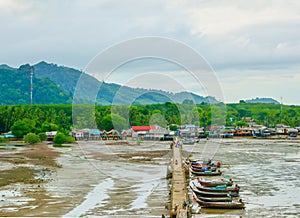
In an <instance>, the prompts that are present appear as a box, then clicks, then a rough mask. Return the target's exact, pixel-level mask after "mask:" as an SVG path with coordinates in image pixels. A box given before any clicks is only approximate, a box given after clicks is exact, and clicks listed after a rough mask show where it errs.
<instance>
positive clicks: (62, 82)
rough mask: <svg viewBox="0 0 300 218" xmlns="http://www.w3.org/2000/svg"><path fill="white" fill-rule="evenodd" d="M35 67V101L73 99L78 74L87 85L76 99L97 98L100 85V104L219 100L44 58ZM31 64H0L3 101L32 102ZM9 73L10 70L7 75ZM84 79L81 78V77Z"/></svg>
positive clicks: (78, 100) (81, 101)
mask: <svg viewBox="0 0 300 218" xmlns="http://www.w3.org/2000/svg"><path fill="white" fill-rule="evenodd" d="M32 67H33V69H34V81H33V83H34V95H33V99H34V103H35V104H41V103H46V104H52V103H70V102H71V101H72V98H73V96H74V93H78V92H75V91H78V90H80V89H79V88H78V87H79V86H77V82H78V80H79V78H80V77H81V79H82V78H84V84H85V86H84V88H83V90H81V91H80V94H79V95H76V97H77V98H76V102H77V103H87V102H90V101H93V102H94V98H93V97H94V96H93V95H94V91H95V90H98V89H99V92H98V95H97V99H96V103H97V104H98V105H111V104H118V105H128V104H135V105H141V104H162V103H166V102H174V103H182V102H183V101H184V100H186V99H189V100H192V101H193V102H195V103H196V104H201V103H203V102H204V103H218V101H217V100H216V99H214V98H213V97H202V96H199V95H196V94H193V93H189V92H180V93H171V92H166V91H162V90H148V89H143V88H131V87H127V86H121V85H118V84H114V83H105V82H104V83H101V82H100V81H98V80H97V79H95V78H94V77H92V76H90V75H88V74H83V73H82V72H81V71H79V70H76V69H73V68H69V67H65V66H58V65H56V64H49V63H46V62H44V61H42V62H40V63H38V64H35V65H33V66H32ZM29 71H30V66H29V65H23V66H21V67H20V68H19V69H14V68H11V67H9V66H8V65H5V64H3V65H0V75H1V83H2V84H4V85H2V88H3V89H5V91H6V93H5V94H2V95H1V100H2V104H28V103H29V90H30V88H29V85H30V84H29V81H30V79H29ZM7 74H9V75H8V76H7ZM81 81H82V80H81Z"/></svg>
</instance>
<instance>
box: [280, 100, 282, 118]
mask: <svg viewBox="0 0 300 218" xmlns="http://www.w3.org/2000/svg"><path fill="white" fill-rule="evenodd" d="M281 121H282V96H281V97H280V124H281V123H282V122H281Z"/></svg>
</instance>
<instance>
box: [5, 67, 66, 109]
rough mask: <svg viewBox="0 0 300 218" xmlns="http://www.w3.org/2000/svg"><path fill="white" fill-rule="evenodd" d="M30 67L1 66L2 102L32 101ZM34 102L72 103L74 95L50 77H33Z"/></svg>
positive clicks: (23, 102) (25, 102) (18, 102)
mask: <svg viewBox="0 0 300 218" xmlns="http://www.w3.org/2000/svg"><path fill="white" fill-rule="evenodd" d="M30 69H31V66H29V65H28V64H27V65H22V66H20V68H19V69H15V68H11V67H9V66H7V65H1V66H0V84H1V85H0V93H1V94H0V104H29V103H30ZM33 84H34V86H33V103H34V104H62V103H71V102H72V95H71V94H70V93H69V92H67V91H65V90H63V89H62V88H60V87H59V86H58V85H57V84H56V83H54V82H53V81H51V80H50V79H48V78H40V79H39V78H36V77H33Z"/></svg>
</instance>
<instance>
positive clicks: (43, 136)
mask: <svg viewBox="0 0 300 218" xmlns="http://www.w3.org/2000/svg"><path fill="white" fill-rule="evenodd" d="M38 136H39V138H40V140H41V142H42V141H45V140H46V139H47V135H46V133H43V132H41V133H39V134H38Z"/></svg>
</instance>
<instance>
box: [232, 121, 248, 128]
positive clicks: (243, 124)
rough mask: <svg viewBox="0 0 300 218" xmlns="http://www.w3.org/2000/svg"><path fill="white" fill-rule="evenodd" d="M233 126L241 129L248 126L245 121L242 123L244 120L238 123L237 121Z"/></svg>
mask: <svg viewBox="0 0 300 218" xmlns="http://www.w3.org/2000/svg"><path fill="white" fill-rule="evenodd" d="M235 126H239V127H242V126H244V127H245V126H248V124H247V122H246V121H244V120H240V121H237V122H236V123H235Z"/></svg>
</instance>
